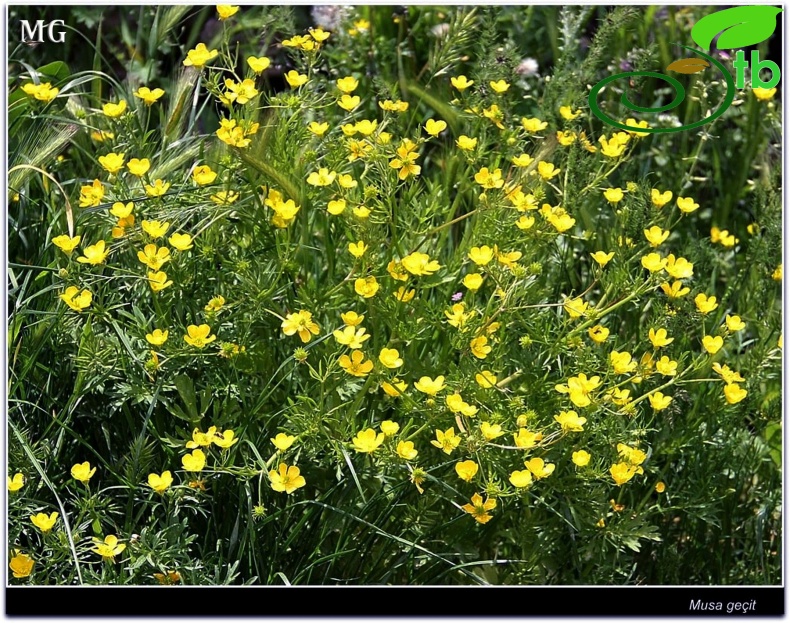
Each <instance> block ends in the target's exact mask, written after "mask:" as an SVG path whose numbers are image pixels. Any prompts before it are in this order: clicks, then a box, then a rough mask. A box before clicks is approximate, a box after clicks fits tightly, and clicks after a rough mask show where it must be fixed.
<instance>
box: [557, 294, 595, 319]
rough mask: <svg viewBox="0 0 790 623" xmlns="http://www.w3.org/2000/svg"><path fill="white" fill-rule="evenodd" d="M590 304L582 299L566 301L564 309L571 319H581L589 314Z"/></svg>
mask: <svg viewBox="0 0 790 623" xmlns="http://www.w3.org/2000/svg"><path fill="white" fill-rule="evenodd" d="M588 306H589V304H588V303H587V302H586V301H583V300H582V299H581V298H575V299H565V302H564V303H563V305H562V308H563V309H564V310H565V311H566V313H567V314H568V315H569V316H570V317H571V318H579V317H581V316H583V315H584V314H585V313H586V312H587V307H588Z"/></svg>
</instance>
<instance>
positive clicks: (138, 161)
mask: <svg viewBox="0 0 790 623" xmlns="http://www.w3.org/2000/svg"><path fill="white" fill-rule="evenodd" d="M126 168H127V169H129V173H131V174H132V175H135V176H137V177H142V176H143V175H145V174H146V173H148V169H150V168H151V162H150V161H149V160H148V158H132V159H131V160H130V161H129V162H127V163H126Z"/></svg>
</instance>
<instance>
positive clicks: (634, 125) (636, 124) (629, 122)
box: [625, 118, 650, 137]
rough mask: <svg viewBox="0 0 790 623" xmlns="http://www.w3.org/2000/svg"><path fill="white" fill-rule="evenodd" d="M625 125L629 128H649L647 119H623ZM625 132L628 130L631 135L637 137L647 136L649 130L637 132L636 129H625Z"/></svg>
mask: <svg viewBox="0 0 790 623" xmlns="http://www.w3.org/2000/svg"><path fill="white" fill-rule="evenodd" d="M625 125H627V126H629V127H631V128H649V127H650V126H649V125H648V123H647V121H644V120H642V121H637V120H636V119H631V118H629V119H626V120H625ZM626 132H628V133H629V134H630V135H631V136H638V137H642V136H647V135H648V134H650V132H637V131H636V130H626Z"/></svg>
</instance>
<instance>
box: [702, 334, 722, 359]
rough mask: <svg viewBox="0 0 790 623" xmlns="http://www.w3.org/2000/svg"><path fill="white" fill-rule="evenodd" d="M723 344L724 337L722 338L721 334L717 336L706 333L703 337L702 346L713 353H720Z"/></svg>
mask: <svg viewBox="0 0 790 623" xmlns="http://www.w3.org/2000/svg"><path fill="white" fill-rule="evenodd" d="M722 346H724V338H722V337H721V336H720V335H717V336H716V337H712V336H710V335H706V336H705V337H703V338H702V347H703V348H704V349H705V350H706V351H708V353H710V354H711V355H715V354H716V353H718V352H719V350H721V347H722Z"/></svg>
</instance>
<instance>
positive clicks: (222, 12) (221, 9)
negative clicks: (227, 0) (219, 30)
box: [217, 4, 240, 20]
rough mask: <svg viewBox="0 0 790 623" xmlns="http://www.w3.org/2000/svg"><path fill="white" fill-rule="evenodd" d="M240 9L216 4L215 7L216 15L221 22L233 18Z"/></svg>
mask: <svg viewBox="0 0 790 623" xmlns="http://www.w3.org/2000/svg"><path fill="white" fill-rule="evenodd" d="M239 8H240V7H237V6H233V5H231V4H218V5H217V14H218V15H219V18H220V19H221V20H226V19H228V18H229V17H233V16H234V15H236V13H238V11H239Z"/></svg>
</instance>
